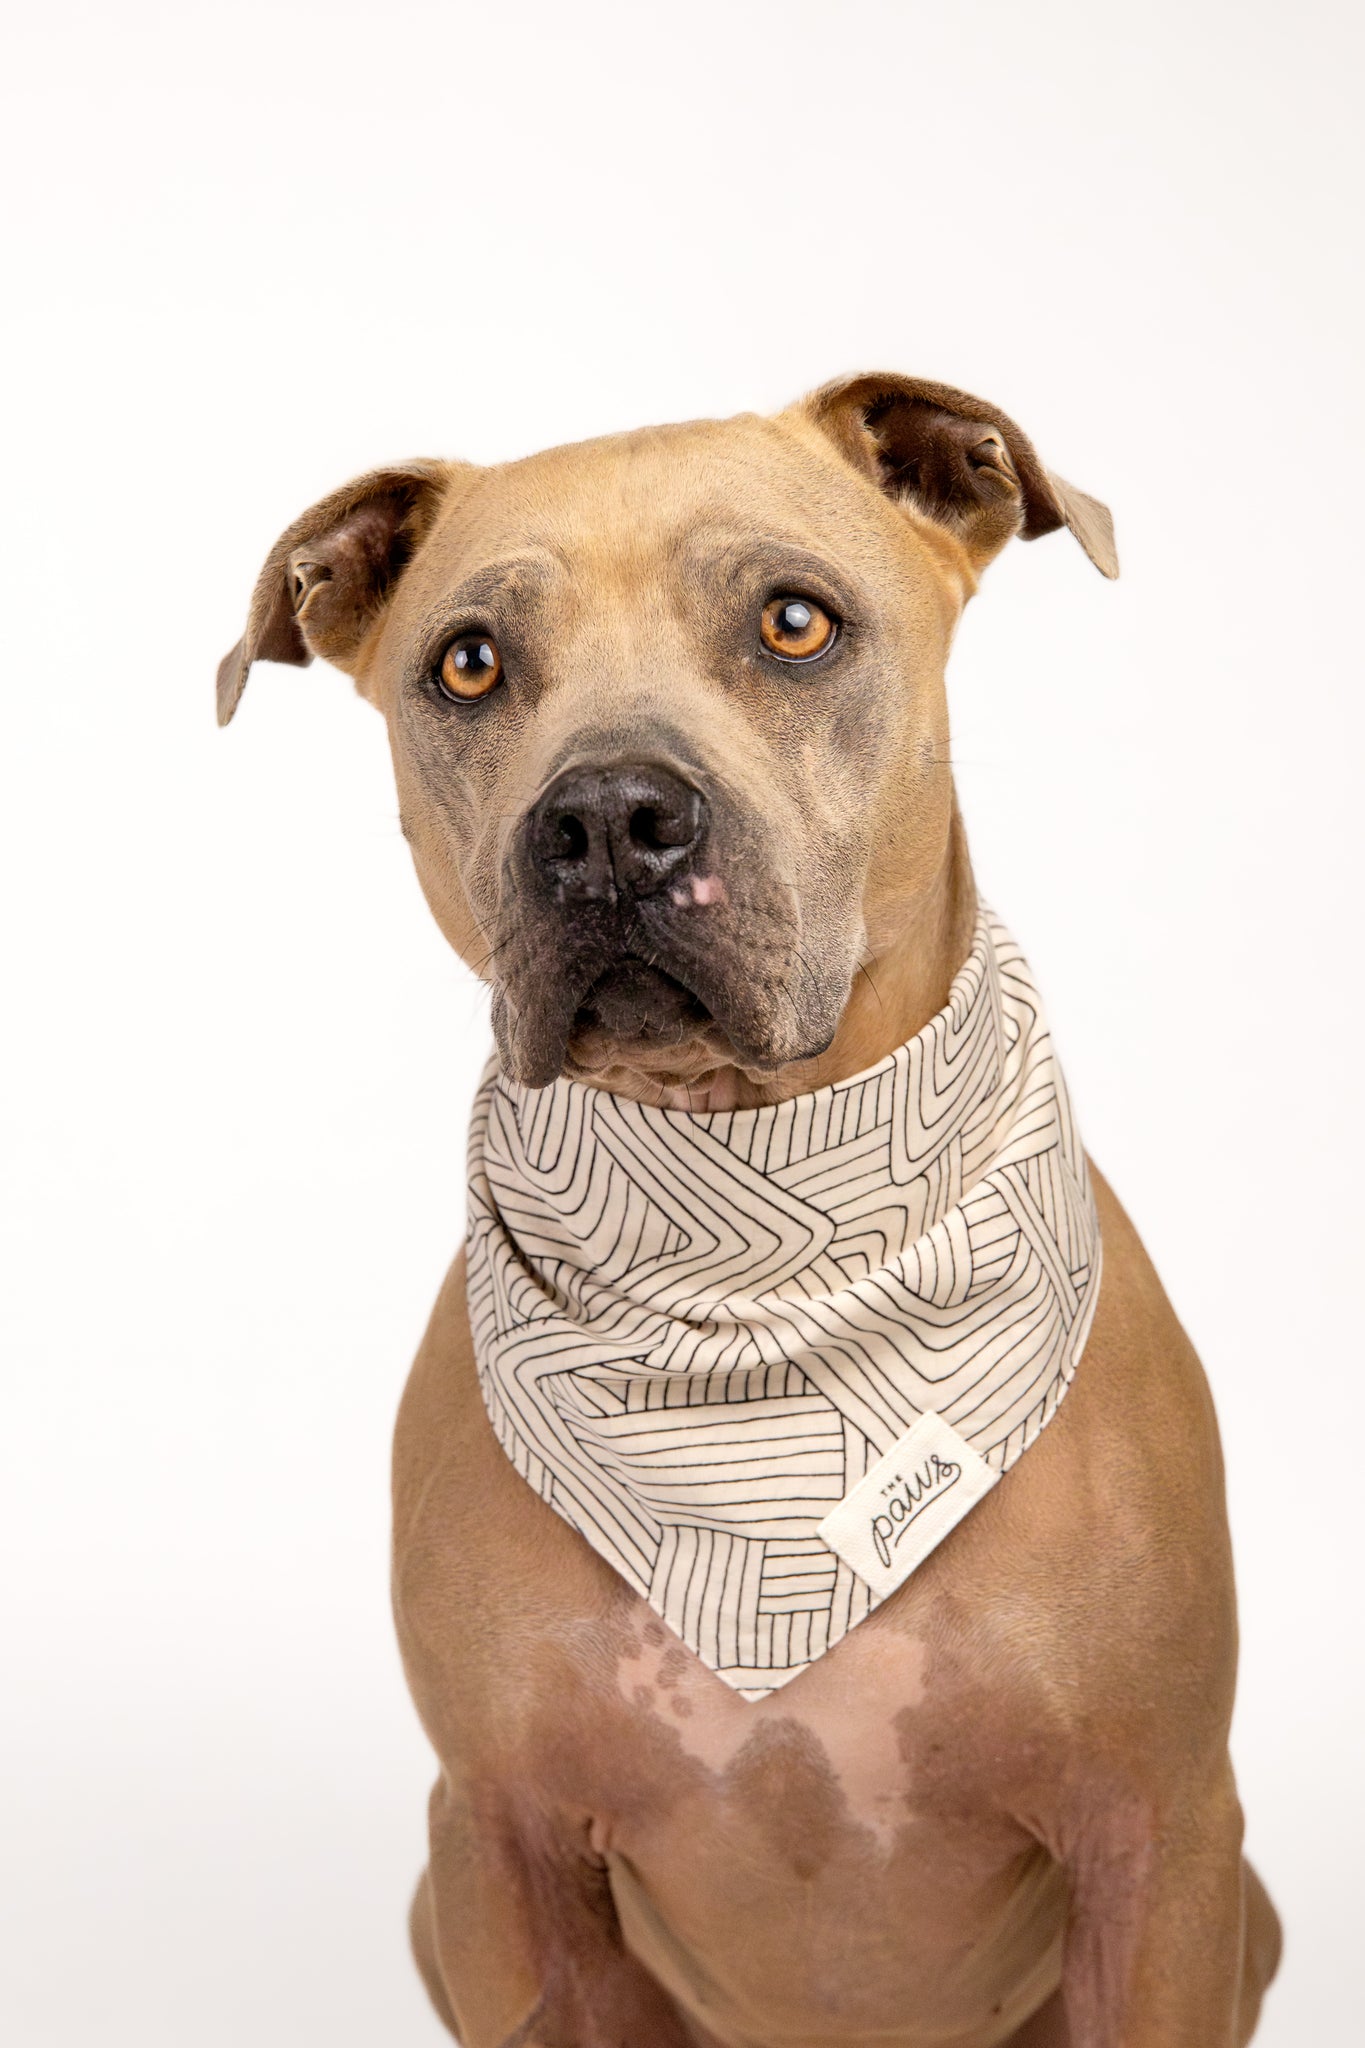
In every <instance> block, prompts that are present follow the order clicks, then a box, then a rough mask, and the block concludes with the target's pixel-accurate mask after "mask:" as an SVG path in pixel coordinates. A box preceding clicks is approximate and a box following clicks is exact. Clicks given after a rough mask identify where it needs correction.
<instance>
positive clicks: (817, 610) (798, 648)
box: [758, 597, 838, 661]
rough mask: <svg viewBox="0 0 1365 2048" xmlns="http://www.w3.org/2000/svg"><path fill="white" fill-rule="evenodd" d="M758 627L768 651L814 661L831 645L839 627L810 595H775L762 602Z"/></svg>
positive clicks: (790, 657)
mask: <svg viewBox="0 0 1365 2048" xmlns="http://www.w3.org/2000/svg"><path fill="white" fill-rule="evenodd" d="M758 630H759V635H760V637H761V639H762V641H763V645H764V646H765V647H766V648H767V650H768V652H769V653H770V654H776V655H779V656H780V657H781V659H782V660H783V661H813V660H814V659H815V657H816V655H817V654H824V653H825V652H826V650H827V649H828V648H830V647H832V646H833V644H834V636H835V633H836V632H837V631H838V628H837V627H836V625H835V623H834V621H833V619H832V618H831V617H830V615H829V613H828V612H827V611H826V610H825V609H824V607H823V606H822V605H818V604H817V603H816V602H815V599H814V598H813V597H775V598H773V600H772V602H771V603H770V604H765V605H764V607H763V617H762V619H761V620H760V621H759V627H758Z"/></svg>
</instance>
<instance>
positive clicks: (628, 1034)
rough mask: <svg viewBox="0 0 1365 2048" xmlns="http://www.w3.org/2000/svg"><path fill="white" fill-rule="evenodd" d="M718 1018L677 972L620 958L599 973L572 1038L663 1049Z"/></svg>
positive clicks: (578, 1014)
mask: <svg viewBox="0 0 1365 2048" xmlns="http://www.w3.org/2000/svg"><path fill="white" fill-rule="evenodd" d="M714 1022H715V1019H714V1018H713V1017H712V1015H711V1012H710V1011H709V1010H708V1009H707V1007H706V1005H705V1003H703V1002H702V1000H701V998H700V997H699V996H697V995H696V994H694V993H693V991H692V990H691V989H690V988H688V987H687V985H686V983H684V982H681V981H679V980H678V979H677V977H676V976H675V975H672V974H669V973H667V972H666V971H665V970H664V969H663V968H662V967H656V966H654V965H653V964H652V963H651V962H649V961H646V960H636V959H631V958H626V959H624V960H618V961H617V962H616V963H615V964H614V965H613V966H611V967H608V968H607V970H606V971H605V973H603V974H599V975H598V977H597V979H596V981H595V982H594V983H593V984H592V986H591V988H590V989H589V990H588V991H587V993H586V995H585V996H584V997H583V999H582V1001H581V1002H580V1003H579V1005H578V1009H577V1011H576V1012H575V1015H574V1020H573V1028H572V1031H571V1033H570V1040H571V1043H580V1044H581V1043H583V1042H584V1041H591V1040H598V1039H601V1038H608V1039H612V1040H614V1041H615V1042H616V1043H617V1044H627V1045H634V1046H638V1047H640V1048H650V1049H662V1048H664V1047H667V1046H680V1045H682V1044H683V1043H684V1042H685V1041H686V1040H688V1039H690V1038H694V1037H695V1036H696V1035H697V1034H698V1033H699V1032H702V1031H705V1030H707V1028H708V1027H709V1026H711V1025H713V1024H714Z"/></svg>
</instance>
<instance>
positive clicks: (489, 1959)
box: [411, 1777, 694, 2048]
mask: <svg viewBox="0 0 1365 2048" xmlns="http://www.w3.org/2000/svg"><path fill="white" fill-rule="evenodd" d="M430 1838H431V1861H430V1864H429V1865H428V1868H427V1871H426V1873H425V1875H424V1876H423V1879H422V1882H421V1884H420V1885H419V1886H418V1889H417V1896H416V1897H415V1899H414V1900H413V1906H412V1918H411V1929H412V1943H413V1951H414V1954H415V1956H416V1958H417V1965H418V1968H419V1970H420V1971H421V1974H422V1979H423V1982H424V1983H425V1984H426V1987H427V1991H428V1993H429V1994H430V1996H431V2000H432V2003H433V2005H434V2006H435V2007H436V2010H437V2012H438V2013H439V2014H440V2017H441V2018H442V2020H443V2021H444V2022H445V2024H446V2026H447V2027H449V2029H450V2031H451V2032H452V2033H453V2034H454V2035H455V2036H456V2038H457V2039H458V2040H459V2042H460V2043H461V2048H620V2044H621V2043H622V2042H640V2043H645V2042H648V2043H649V2048H689V2044H691V2043H692V2042H693V2040H694V2037H693V2036H690V2035H688V2034H687V2033H685V2032H684V2030H683V2028H682V2025H681V2023H680V2021H679V2019H678V2015H677V2012H676V2010H675V2008H674V2007H673V2005H672V2003H671V2001H670V2000H669V1999H668V1998H667V1997H666V1995H665V1994H664V1992H663V1991H662V1990H661V1989H660V1987H659V1986H658V1985H657V1984H656V1983H655V1981H654V1979H653V1978H652V1977H651V1976H649V1974H648V1973H647V1971H646V1970H645V1969H644V1968H643V1967H642V1965H641V1964H640V1963H638V1962H637V1961H636V1960H635V1958H634V1957H633V1956H631V1955H630V1954H629V1953H628V1952H627V1951H626V1949H625V1947H624V1945H623V1943H622V1940H621V1933H620V1928H619V1926H618V1925H617V1920H616V1913H615V1909H614V1907H613V1905H612V1901H611V1892H610V1887H609V1885H608V1881H607V1874H606V1870H605V1867H604V1865H603V1864H602V1862H601V1861H600V1859H598V1858H595V1857H594V1856H593V1855H592V1853H591V1850H590V1848H589V1845H588V1842H587V1840H586V1834H585V1837H584V1839H583V1840H582V1841H581V1842H575V1841H573V1840H571V1839H570V1838H569V1834H568V1831H567V1830H565V1829H560V1828H556V1827H554V1826H553V1825H551V1824H548V1823H547V1822H545V1821H544V1819H543V1818H541V1817H539V1816H537V1817H536V1818H534V1819H532V1818H530V1817H529V1816H528V1815H526V1814H524V1813H522V1814H519V1813H517V1812H515V1811H514V1810H513V1806H512V1802H511V1801H510V1800H504V1799H501V1798H496V1797H495V1798H492V1799H480V1800H478V1801H472V1800H471V1799H469V1798H468V1797H466V1796H462V1795H461V1794H460V1793H459V1792H458V1791H456V1790H455V1789H454V1788H453V1786H452V1784H451V1782H450V1781H449V1779H447V1778H444V1777H443V1778H441V1779H440V1780H438V1782H437V1785H436V1787H435V1790H434V1791H433V1793H432V1797H431V1819H430Z"/></svg>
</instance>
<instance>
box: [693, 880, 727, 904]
mask: <svg viewBox="0 0 1365 2048" xmlns="http://www.w3.org/2000/svg"><path fill="white" fill-rule="evenodd" d="M729 900H730V899H729V897H728V896H727V895H726V893H725V884H724V882H722V880H721V878H720V876H719V875H693V877H692V901H693V902H694V903H728V902H729Z"/></svg>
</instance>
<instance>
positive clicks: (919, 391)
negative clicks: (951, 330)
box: [798, 374, 1119, 576]
mask: <svg viewBox="0 0 1365 2048" xmlns="http://www.w3.org/2000/svg"><path fill="white" fill-rule="evenodd" d="M798 410H799V411H803V412H804V413H805V414H806V416H807V418H809V419H811V420H813V421H814V422H815V424H816V425H817V426H819V427H821V428H823V430H824V431H825V432H826V433H827V434H828V435H829V436H830V438H831V439H832V440H833V441H834V442H835V443H836V444H837V445H838V447H839V448H840V449H841V450H842V452H843V453H844V454H845V455H846V456H847V457H848V459H849V461H850V462H852V463H853V464H854V465H855V466H856V467H857V468H860V469H862V470H864V471H865V472H866V473H867V475H869V476H870V477H871V478H872V479H873V481H874V482H875V483H877V484H878V485H879V486H880V487H881V489H882V490H884V491H885V492H886V493H887V495H888V496H889V497H892V498H897V499H904V500H906V501H908V502H909V503H910V504H913V505H914V506H915V507H916V508H917V510H919V511H920V512H923V513H926V514H927V515H928V516H929V518H931V519H934V520H937V521H938V523H939V524H940V525H942V526H946V527H947V528H948V529H949V530H950V531H951V532H953V533H954V534H956V536H957V538H958V539H959V540H960V541H961V542H962V543H963V545H964V546H965V548H966V549H967V552H968V554H969V555H970V556H971V558H972V562H973V566H974V567H976V568H982V567H984V566H985V564H986V563H987V562H988V561H990V559H991V557H992V556H993V555H995V554H998V552H999V551H1000V549H1001V548H1002V547H1003V546H1004V545H1005V542H1006V541H1007V540H1008V539H1009V538H1010V537H1011V535H1012V534H1015V533H1019V534H1022V535H1023V537H1024V539H1025V540H1037V539H1038V537H1039V535H1040V534H1044V533H1055V532H1056V530H1057V528H1058V527H1060V526H1065V527H1067V528H1068V529H1069V531H1070V532H1072V533H1073V534H1074V535H1075V536H1076V539H1077V540H1078V541H1079V542H1080V544H1081V546H1082V547H1083V548H1084V549H1085V552H1086V554H1087V555H1089V557H1090V559H1091V561H1092V562H1093V563H1094V564H1095V567H1096V568H1097V569H1098V570H1099V572H1100V574H1101V575H1102V576H1117V575H1118V573H1119V558H1118V555H1117V553H1116V552H1115V548H1114V524H1113V521H1112V520H1111V519H1110V517H1109V509H1108V507H1107V506H1105V505H1101V504H1100V503H1099V501H1098V499H1096V498H1091V497H1087V495H1086V493H1085V492H1084V491H1078V490H1077V489H1076V488H1075V486H1074V485H1073V484H1068V483H1064V482H1063V481H1062V479H1061V477H1059V476H1053V475H1052V474H1051V473H1050V472H1049V471H1048V470H1046V469H1044V467H1043V465H1042V463H1041V462H1040V461H1039V460H1038V457H1037V455H1036V453H1035V452H1034V448H1033V444H1032V442H1031V441H1030V440H1029V438H1028V436H1027V435H1026V434H1023V433H1021V432H1020V430H1019V428H1018V427H1016V426H1015V424H1014V421H1013V420H1012V419H1009V418H1008V417H1007V416H1006V414H1004V413H1003V412H1001V411H1000V410H999V409H998V408H997V407H995V406H993V405H985V404H983V402H982V401H981V399H979V398H972V397H970V396H969V395H968V393H967V392H965V391H954V390H953V389H952V387H951V386H950V385H948V384H931V383H927V382H925V381H924V380H923V379H921V378H917V377H897V376H894V375H888V376H878V375H875V374H869V375H866V376H861V377H845V378H841V379H840V380H839V381H837V382H836V383H833V384H826V385H824V386H823V388H822V389H821V390H819V391H814V392H812V393H811V395H810V397H809V398H805V399H803V400H802V401H801V404H800V406H799V407H798Z"/></svg>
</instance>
